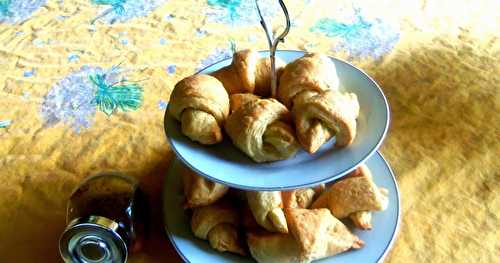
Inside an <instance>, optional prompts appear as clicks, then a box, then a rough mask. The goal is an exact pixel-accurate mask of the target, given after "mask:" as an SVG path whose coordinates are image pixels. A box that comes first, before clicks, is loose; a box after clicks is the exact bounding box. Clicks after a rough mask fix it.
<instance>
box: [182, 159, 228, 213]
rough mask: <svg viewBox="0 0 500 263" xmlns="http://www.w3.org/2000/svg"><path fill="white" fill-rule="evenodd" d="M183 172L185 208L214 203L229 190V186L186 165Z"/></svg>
mask: <svg viewBox="0 0 500 263" xmlns="http://www.w3.org/2000/svg"><path fill="white" fill-rule="evenodd" d="M181 173H182V181H183V184H184V198H185V203H184V208H193V207H197V206H205V205H210V204H213V203H215V202H217V200H219V199H220V198H222V197H223V196H224V195H225V194H226V193H227V191H228V190H229V187H227V186H225V185H222V184H218V183H215V182H212V181H210V180H208V179H206V178H204V177H202V176H200V175H198V174H196V173H195V172H194V171H193V170H191V169H189V168H187V167H184V168H183V169H182V172H181Z"/></svg>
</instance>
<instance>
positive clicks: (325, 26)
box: [310, 9, 400, 59]
mask: <svg viewBox="0 0 500 263" xmlns="http://www.w3.org/2000/svg"><path fill="white" fill-rule="evenodd" d="M310 31H312V32H319V33H323V34H325V35H326V36H327V37H330V38H338V39H339V42H338V43H337V44H336V45H335V46H334V47H333V50H334V51H345V52H347V53H348V55H349V59H355V58H367V57H371V58H373V59H379V58H380V57H382V56H383V55H384V54H386V53H388V52H389V51H391V50H392V49H393V48H394V46H395V45H396V43H397V42H398V41H399V36H400V34H399V30H398V27H397V26H394V25H390V24H388V23H385V22H384V21H383V20H382V19H380V18H375V19H371V20H368V19H367V18H365V17H363V15H362V14H361V10H360V9H354V17H353V18H352V21H350V22H340V21H337V20H335V19H332V18H321V19H320V20H318V21H317V23H316V24H315V25H314V26H313V27H312V28H311V29H310Z"/></svg>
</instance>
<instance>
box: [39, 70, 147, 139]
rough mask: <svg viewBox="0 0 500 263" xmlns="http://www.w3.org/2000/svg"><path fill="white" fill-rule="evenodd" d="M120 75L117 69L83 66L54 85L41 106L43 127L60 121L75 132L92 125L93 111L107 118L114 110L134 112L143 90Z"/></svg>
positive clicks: (139, 102) (120, 71) (140, 101)
mask: <svg viewBox="0 0 500 263" xmlns="http://www.w3.org/2000/svg"><path fill="white" fill-rule="evenodd" d="M121 75H122V70H121V69H120V68H119V67H112V68H111V69H109V70H104V69H102V68H100V67H89V66H83V67H82V68H81V69H80V70H78V71H76V72H73V73H71V74H69V75H68V76H66V77H65V78H63V79H62V80H60V81H59V82H57V83H56V84H55V85H54V86H53V87H52V89H51V90H50V91H49V92H48V93H47V95H46V96H45V97H44V100H43V103H42V107H41V116H42V118H43V120H44V123H45V126H46V127H51V126H54V125H56V124H57V123H60V122H63V123H65V124H67V125H69V126H71V127H72V128H73V129H74V130H75V131H76V132H78V133H79V132H80V131H81V130H82V129H83V128H89V127H90V126H91V125H92V124H93V122H94V118H95V115H96V111H97V110H99V111H102V112H104V113H105V114H107V115H108V116H109V115H111V114H112V113H113V112H114V111H116V110H118V109H120V110H123V111H128V110H135V109H137V108H138V107H139V106H140V104H141V103H142V96H143V95H142V93H143V90H142V88H141V87H140V86H138V85H137V84H136V83H131V82H129V81H127V80H126V79H125V78H123V77H122V76H121Z"/></svg>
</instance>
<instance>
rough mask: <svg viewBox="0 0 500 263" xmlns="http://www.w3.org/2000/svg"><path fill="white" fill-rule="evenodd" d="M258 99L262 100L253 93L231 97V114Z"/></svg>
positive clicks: (237, 94)
mask: <svg viewBox="0 0 500 263" xmlns="http://www.w3.org/2000/svg"><path fill="white" fill-rule="evenodd" d="M258 99H260V97H259V96H257V95H254V94H252V93H236V94H232V95H229V105H230V106H231V113H233V112H235V111H236V110H237V109H238V108H239V107H241V106H242V105H245V104H247V103H248V102H251V101H254V100H258Z"/></svg>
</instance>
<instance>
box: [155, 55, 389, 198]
mask: <svg viewBox="0 0 500 263" xmlns="http://www.w3.org/2000/svg"><path fill="white" fill-rule="evenodd" d="M261 54H262V56H268V54H269V52H261ZM303 55H304V52H302V51H277V52H276V56H278V57H280V58H281V59H283V60H284V61H285V62H287V63H290V62H292V61H293V60H295V59H297V58H299V57H302V56H303ZM332 60H333V62H334V63H335V66H336V67H337V74H338V76H339V79H340V83H341V84H340V86H341V87H340V88H341V90H345V91H350V92H354V93H356V95H357V96H358V100H359V105H360V114H359V117H358V120H357V135H356V139H355V140H354V142H353V143H352V144H351V145H349V146H348V147H345V148H342V149H336V148H333V147H332V145H333V143H334V139H332V140H330V142H328V143H327V144H325V145H323V146H322V147H321V148H320V150H318V151H317V152H316V153H315V154H313V155H310V154H308V153H307V152H305V151H303V150H300V151H299V152H298V153H297V155H296V156H295V157H293V158H291V159H288V160H284V161H278V162H271V163H255V162H253V161H252V160H251V159H250V158H248V157H247V156H246V155H245V154H244V153H243V152H241V151H239V150H238V149H237V148H236V147H235V146H233V144H232V142H231V141H230V139H229V138H228V136H227V135H225V137H224V141H223V142H222V143H219V144H217V145H212V146H205V145H201V144H199V143H196V142H193V141H191V140H190V139H189V138H188V137H186V136H184V135H183V134H182V133H181V128H180V127H181V125H180V123H179V122H178V121H176V120H175V119H173V118H172V117H171V116H170V115H169V114H165V131H166V133H167V138H168V140H169V142H170V145H171V146H172V149H173V150H174V151H175V152H176V154H177V156H178V158H179V159H180V160H182V161H183V162H184V163H185V164H186V165H188V166H189V167H190V168H191V169H193V170H195V171H196V172H198V173H199V174H200V175H203V176H205V177H207V178H209V179H211V180H212V181H216V182H219V183H222V184H225V185H228V186H231V187H234V188H240V189H247V190H285V189H294V188H302V187H306V186H312V185H317V184H319V183H326V182H329V181H332V180H334V179H337V178H340V177H342V176H343V175H345V174H347V173H349V172H350V171H352V170H353V169H354V168H355V167H356V166H358V165H359V164H361V163H363V161H365V160H366V159H367V158H368V157H370V156H371V155H372V154H373V153H374V152H375V151H376V150H377V149H378V148H379V146H380V144H381V143H382V140H383V139H384V137H385V134H386V132H387V129H388V126H389V106H388V104H387V100H386V98H385V96H384V94H383V93H382V90H381V89H380V87H379V86H378V85H377V83H375V81H374V80H372V79H371V78H370V77H369V76H368V75H366V73H364V72H363V71H362V70H360V69H358V68H356V67H355V66H353V65H351V64H349V63H347V62H345V61H342V60H339V59H335V58H332ZM230 63H231V59H229V58H228V59H225V60H222V61H220V62H217V63H215V64H213V65H211V66H208V67H207V68H205V69H203V70H202V71H200V73H204V74H207V73H210V72H213V71H215V70H217V69H219V68H221V67H224V66H227V65H229V64H230ZM332 74H333V73H332Z"/></svg>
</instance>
